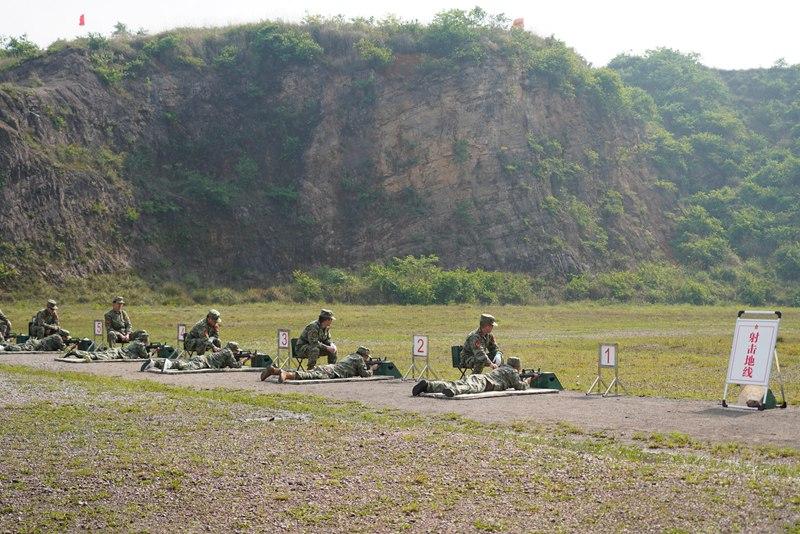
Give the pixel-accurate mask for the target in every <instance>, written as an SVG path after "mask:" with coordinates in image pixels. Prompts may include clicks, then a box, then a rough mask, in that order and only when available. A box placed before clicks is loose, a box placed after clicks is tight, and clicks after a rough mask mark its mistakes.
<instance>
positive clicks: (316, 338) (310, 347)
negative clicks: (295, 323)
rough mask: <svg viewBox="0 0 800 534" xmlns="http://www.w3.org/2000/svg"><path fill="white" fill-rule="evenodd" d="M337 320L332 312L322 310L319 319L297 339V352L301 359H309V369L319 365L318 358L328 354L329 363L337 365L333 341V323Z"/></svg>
mask: <svg viewBox="0 0 800 534" xmlns="http://www.w3.org/2000/svg"><path fill="white" fill-rule="evenodd" d="M334 320H336V317H334V316H333V312H332V311H331V310H324V309H323V310H320V312H319V318H318V319H317V320H316V321H314V322H312V323H308V325H307V326H306V327H305V328H304V329H303V333H302V334H300V337H299V338H297V346H296V347H295V351H296V352H297V356H298V357H300V358H308V368H309V369H313V368H314V367H315V366H316V365H317V358H319V357H320V355H321V354H323V353H324V354H326V355H327V357H328V363H329V364H330V363H336V345H334V344H333V341H331V323H333V321H334Z"/></svg>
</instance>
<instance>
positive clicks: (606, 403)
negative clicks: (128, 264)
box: [0, 354, 800, 448]
mask: <svg viewBox="0 0 800 534" xmlns="http://www.w3.org/2000/svg"><path fill="white" fill-rule="evenodd" d="M0 362H2V363H9V364H24V365H29V366H32V367H38V368H42V369H48V370H53V371H60V370H69V371H78V372H87V373H95V374H99V375H106V376H117V377H122V378H128V379H137V380H155V381H158V382H162V383H167V384H174V385H181V386H192V387H196V388H201V389H211V388H218V387H225V388H230V389H247V390H254V391H260V392H264V393H304V392H305V393H308V394H314V395H321V396H325V397H329V398H334V399H340V400H352V401H359V402H363V403H365V404H368V405H373V406H380V407H389V408H398V409H401V410H408V411H414V412H420V413H457V414H460V415H463V416H466V417H469V418H471V419H475V420H477V421H480V422H511V421H541V422H559V421H567V422H569V423H572V424H574V425H577V426H579V427H581V428H583V429H586V430H590V431H595V430H607V431H610V432H611V433H613V434H614V435H617V436H620V437H623V438H624V437H628V438H629V437H631V436H632V435H633V434H634V433H636V432H645V433H651V432H661V433H667V432H681V433H684V434H687V435H689V436H691V437H693V438H696V439H702V440H708V441H744V442H748V443H759V444H772V445H779V446H789V447H794V448H800V411H798V410H797V409H796V408H793V407H789V408H787V409H785V410H780V409H775V410H766V411H764V412H749V411H735V410H730V409H724V408H722V407H720V406H718V405H717V404H716V403H714V402H709V401H687V400H674V399H664V398H652V397H617V398H606V399H603V398H599V397H587V396H586V395H584V394H582V393H579V392H572V391H562V392H561V393H559V394H557V395H532V396H524V397H502V398H495V399H484V400H475V401H470V402H453V401H445V400H440V399H434V398H422V397H416V398H415V397H412V396H411V386H412V384H413V382H411V381H406V382H401V381H391V382H380V381H379V382H365V383H363V384H353V383H351V382H350V383H342V384H330V383H328V384H319V385H303V386H284V385H281V384H278V383H276V382H269V381H268V382H260V381H259V379H258V375H257V374H255V373H226V374H221V373H220V374H216V373H209V374H192V375H186V376H175V375H163V376H160V375H157V374H152V373H141V372H139V364H138V363H136V362H132V363H118V364H85V365H80V364H68V363H62V362H55V361H53V356H52V355H37V354H18V355H3V356H2V357H0ZM720 394H721V389H720Z"/></svg>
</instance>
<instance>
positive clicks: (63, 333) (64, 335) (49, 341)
mask: <svg viewBox="0 0 800 534" xmlns="http://www.w3.org/2000/svg"><path fill="white" fill-rule="evenodd" d="M69 339H70V335H69V330H64V329H62V328H59V329H58V332H56V333H55V334H51V335H49V336H46V337H44V338H42V339H36V338H35V337H32V338H30V339H28V341H26V342H25V343H23V344H21V345H13V344H9V345H6V346H5V350H6V351H8V352H19V351H32V352H39V351H57V350H64V348H65V347H66V346H67V344H66V343H67V341H69Z"/></svg>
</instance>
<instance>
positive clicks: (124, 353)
mask: <svg viewBox="0 0 800 534" xmlns="http://www.w3.org/2000/svg"><path fill="white" fill-rule="evenodd" d="M131 337H132V339H133V341H131V342H130V343H128V345H127V346H125V347H118V348H109V349H105V350H98V351H94V352H89V351H86V350H78V349H75V348H73V349H72V350H70V351H69V352H67V353H66V354H65V355H64V357H65V358H66V357H70V356H71V357H73V358H81V359H83V360H86V361H90V360H141V359H142V358H149V357H150V353H149V351H148V349H147V345H148V343H149V342H150V335H149V334H148V333H147V332H146V331H144V330H139V331H137V332H134V333H133V334H132V336H131Z"/></svg>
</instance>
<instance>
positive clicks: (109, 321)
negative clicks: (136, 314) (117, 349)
mask: <svg viewBox="0 0 800 534" xmlns="http://www.w3.org/2000/svg"><path fill="white" fill-rule="evenodd" d="M124 305H125V299H123V298H122V297H114V300H113V301H112V303H111V309H110V310H108V311H107V312H106V314H105V315H104V319H105V325H106V340H108V346H109V347H110V348H114V345H115V344H117V343H127V342H128V341H130V340H131V339H132V337H131V332H132V330H133V325H131V319H130V317H128V312H126V311H125V310H123V309H122V307H123V306H124Z"/></svg>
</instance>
